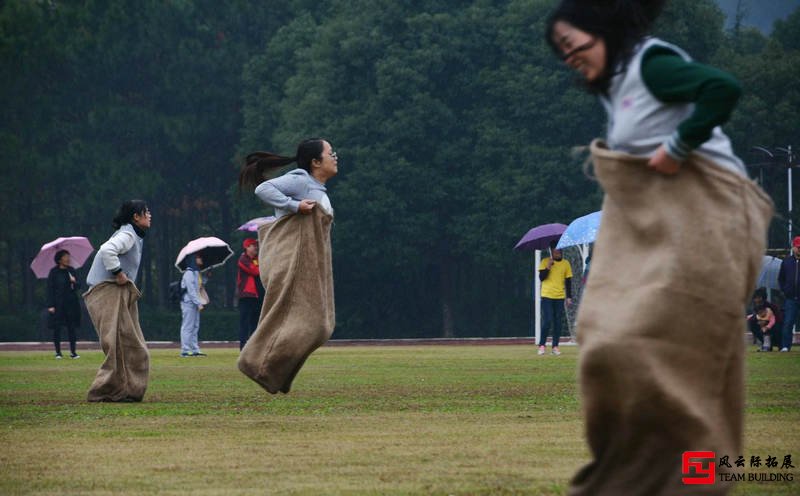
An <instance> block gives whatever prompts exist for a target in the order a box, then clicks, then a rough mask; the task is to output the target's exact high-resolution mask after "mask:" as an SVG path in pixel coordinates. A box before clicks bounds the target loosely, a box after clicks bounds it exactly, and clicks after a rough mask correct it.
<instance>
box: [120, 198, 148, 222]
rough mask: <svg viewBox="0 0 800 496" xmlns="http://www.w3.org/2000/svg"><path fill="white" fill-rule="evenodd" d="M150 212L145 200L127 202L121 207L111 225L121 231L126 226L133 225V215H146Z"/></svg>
mask: <svg viewBox="0 0 800 496" xmlns="http://www.w3.org/2000/svg"><path fill="white" fill-rule="evenodd" d="M148 210H149V208H147V203H145V201H144V200H127V201H126V202H125V203H123V204H122V205H121V206H120V207H119V210H118V211H117V215H116V216H115V217H114V220H112V221H111V224H112V225H113V226H114V229H119V228H120V227H122V226H124V225H125V224H131V223H133V214H139V215H144V214H145V213H146V212H147V211H148Z"/></svg>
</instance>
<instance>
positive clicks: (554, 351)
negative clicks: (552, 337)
mask: <svg viewBox="0 0 800 496" xmlns="http://www.w3.org/2000/svg"><path fill="white" fill-rule="evenodd" d="M552 353H553V355H555V356H558V355H560V354H561V352H560V351H558V346H553V351H552Z"/></svg>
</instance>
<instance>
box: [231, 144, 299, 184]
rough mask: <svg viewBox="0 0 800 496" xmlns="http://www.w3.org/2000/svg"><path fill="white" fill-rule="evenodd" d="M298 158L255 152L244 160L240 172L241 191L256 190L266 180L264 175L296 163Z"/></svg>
mask: <svg viewBox="0 0 800 496" xmlns="http://www.w3.org/2000/svg"><path fill="white" fill-rule="evenodd" d="M296 161H297V157H283V156H281V155H275V154H274V153H269V152H253V153H251V154H249V155H248V156H247V157H245V159H244V167H242V170H241V172H239V191H241V190H242V189H244V188H248V189H249V188H255V187H256V186H258V185H259V184H260V183H261V182H262V181H263V180H264V174H266V173H267V172H270V171H272V170H276V169H280V168H281V167H285V166H287V165H289V164H291V163H292V162H296Z"/></svg>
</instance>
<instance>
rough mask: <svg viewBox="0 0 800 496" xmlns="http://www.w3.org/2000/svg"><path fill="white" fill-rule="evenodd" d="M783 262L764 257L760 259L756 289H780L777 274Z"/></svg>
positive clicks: (767, 256) (778, 259)
mask: <svg viewBox="0 0 800 496" xmlns="http://www.w3.org/2000/svg"><path fill="white" fill-rule="evenodd" d="M782 263H783V262H782V261H781V259H780V258H775V257H771V256H769V255H764V258H762V259H761V272H760V273H759V274H758V282H757V283H756V287H757V288H769V289H781V288H780V286H779V285H778V272H780V270H781V264H782Z"/></svg>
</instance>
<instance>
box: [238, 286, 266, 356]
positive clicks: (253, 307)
mask: <svg viewBox="0 0 800 496" xmlns="http://www.w3.org/2000/svg"><path fill="white" fill-rule="evenodd" d="M260 301H261V300H260V299H259V298H239V349H240V350H241V349H242V348H244V345H245V343H247V340H248V339H250V335H251V334H253V331H254V330H255V329H256V326H257V325H258V317H259V315H260V313H261V305H259V302H260Z"/></svg>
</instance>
